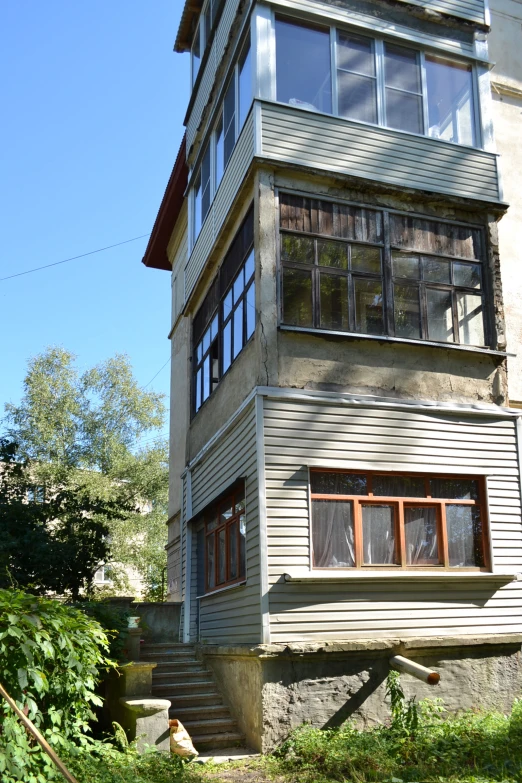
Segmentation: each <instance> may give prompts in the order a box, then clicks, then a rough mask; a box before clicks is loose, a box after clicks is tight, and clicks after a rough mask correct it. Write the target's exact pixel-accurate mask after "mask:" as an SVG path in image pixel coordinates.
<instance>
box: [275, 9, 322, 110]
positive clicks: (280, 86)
mask: <svg viewBox="0 0 522 783" xmlns="http://www.w3.org/2000/svg"><path fill="white" fill-rule="evenodd" d="M305 52H306V56H303V54H304V53H305ZM276 79H277V100H278V101H281V102H282V103H289V104H290V105H291V106H301V107H303V108H307V109H315V110H316V111H323V112H327V113H331V111H332V87H331V73H330V32H329V31H328V30H317V29H314V28H313V27H308V26H305V25H297V24H292V23H290V22H284V21H282V20H281V19H276Z"/></svg>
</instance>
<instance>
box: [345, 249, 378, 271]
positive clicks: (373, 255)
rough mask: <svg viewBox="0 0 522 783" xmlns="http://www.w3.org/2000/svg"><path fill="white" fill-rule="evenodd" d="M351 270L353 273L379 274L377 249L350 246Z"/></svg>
mask: <svg viewBox="0 0 522 783" xmlns="http://www.w3.org/2000/svg"><path fill="white" fill-rule="evenodd" d="M350 260H351V269H352V270H353V271H354V272H366V273H367V274H371V275H380V274H381V251H380V248H378V247H366V246H365V245H351V249H350Z"/></svg>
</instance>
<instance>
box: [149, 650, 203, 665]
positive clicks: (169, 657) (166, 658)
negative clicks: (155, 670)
mask: <svg viewBox="0 0 522 783" xmlns="http://www.w3.org/2000/svg"><path fill="white" fill-rule="evenodd" d="M196 660H197V658H196V656H195V655H194V654H193V653H190V654H188V653H184V654H183V655H179V656H178V655H176V654H175V653H172V652H158V653H140V661H144V662H147V663H169V662H170V661H196Z"/></svg>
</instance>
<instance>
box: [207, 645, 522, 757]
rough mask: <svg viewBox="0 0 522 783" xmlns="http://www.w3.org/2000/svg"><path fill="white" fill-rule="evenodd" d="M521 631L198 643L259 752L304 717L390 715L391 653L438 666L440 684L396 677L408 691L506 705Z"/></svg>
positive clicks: (521, 665)
mask: <svg viewBox="0 0 522 783" xmlns="http://www.w3.org/2000/svg"><path fill="white" fill-rule="evenodd" d="M521 644H522V635H521V634H514V635H502V636H501V635H498V636H476V637H445V638H431V639H416V638H411V639H408V640H404V641H402V640H400V639H388V640H378V641H374V640H354V641H350V642H327V643H324V644H319V643H317V644H309V643H303V644H290V645H260V646H258V647H255V648H248V647H236V648H231V647H211V646H202V647H201V648H200V651H199V653H200V656H201V657H202V658H203V659H204V660H205V662H206V663H207V664H208V665H209V666H210V668H211V669H212V671H213V672H214V675H215V678H216V681H217V683H218V686H219V688H220V690H221V692H222V694H223V697H224V699H225V701H226V702H227V704H228V705H229V706H230V708H231V709H232V711H233V713H234V715H235V717H236V718H237V720H238V723H239V726H240V727H241V730H242V731H243V732H244V733H245V735H246V737H247V741H248V743H249V744H250V745H251V746H252V747H254V748H256V749H257V750H261V751H264V752H267V751H270V750H272V749H273V748H274V747H275V746H277V745H278V744H279V743H281V742H282V741H283V740H284V739H285V738H286V737H287V736H288V734H289V732H290V731H291V730H292V729H294V728H296V727H297V726H299V725H301V724H302V723H305V722H310V723H312V725H314V726H317V727H319V728H332V727H335V726H339V725H340V724H341V723H343V722H344V721H346V720H348V719H352V720H355V721H356V723H357V724H358V725H360V726H365V725H371V724H375V723H378V722H384V721H386V720H387V719H388V717H389V706H388V704H387V702H386V700H385V691H386V677H387V675H388V672H389V670H390V666H389V659H390V658H391V657H392V656H393V655H398V654H400V655H404V656H405V657H407V658H411V659H413V660H416V661H418V662H419V663H422V664H423V665H424V666H428V667H430V668H434V669H436V670H437V671H439V672H440V675H441V679H440V683H439V685H436V686H430V685H427V684H425V683H423V682H421V681H419V680H417V679H415V678H413V677H411V676H409V675H406V674H403V675H402V677H401V682H402V686H403V689H404V692H405V695H406V697H410V696H416V697H417V699H423V698H426V697H429V698H442V699H443V700H444V703H445V705H446V708H447V709H448V710H450V711H458V710H462V709H469V708H487V709H497V710H500V711H507V710H509V709H510V707H511V705H512V703H513V700H514V699H515V698H517V697H519V696H521V695H522V656H521Z"/></svg>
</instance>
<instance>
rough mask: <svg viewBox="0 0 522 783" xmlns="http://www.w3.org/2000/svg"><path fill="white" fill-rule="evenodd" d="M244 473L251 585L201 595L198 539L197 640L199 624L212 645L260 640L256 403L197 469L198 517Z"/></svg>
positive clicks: (194, 627)
mask: <svg viewBox="0 0 522 783" xmlns="http://www.w3.org/2000/svg"><path fill="white" fill-rule="evenodd" d="M240 477H244V478H245V490H246V519H247V522H246V524H247V528H246V575H247V582H246V584H245V585H243V586H240V587H236V588H233V589H229V590H223V591H222V592H218V593H216V594H214V595H211V596H207V597H204V598H199V599H198V598H197V576H196V574H197V553H196V546H195V535H194V540H193V546H192V578H191V638H192V639H194V638H195V637H196V635H197V633H198V628H199V637H200V639H201V640H202V641H205V642H208V643H220V642H237V643H247V642H252V643H256V642H259V641H260V633H261V614H260V601H259V595H260V581H259V521H258V520H259V510H258V481H257V451H256V421H255V411H254V406H253V405H252V406H250V407H249V408H248V409H247V410H246V411H244V413H243V415H242V416H241V417H240V418H238V420H237V421H236V422H235V423H234V425H233V426H232V427H231V428H230V429H229V430H228V431H227V432H226V433H225V434H224V435H223V436H222V437H221V438H220V439H219V440H218V441H217V442H216V443H215V444H214V445H213V446H212V447H211V448H210V449H209V451H208V452H207V453H206V454H205V455H204V456H203V458H202V460H201V461H200V462H199V463H198V464H197V465H195V466H194V468H193V469H192V480H191V483H192V513H193V515H197V514H199V512H200V511H202V510H203V509H204V508H205V507H206V506H207V505H208V504H209V503H211V502H212V501H213V500H214V499H215V498H217V497H218V496H219V495H220V494H221V493H222V492H224V491H226V489H227V488H228V487H229V486H230V485H231V484H232V483H233V482H234V481H235V480H236V479H238V478H240ZM185 527H186V524H185ZM185 535H186V531H185ZM198 601H199V610H198Z"/></svg>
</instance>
